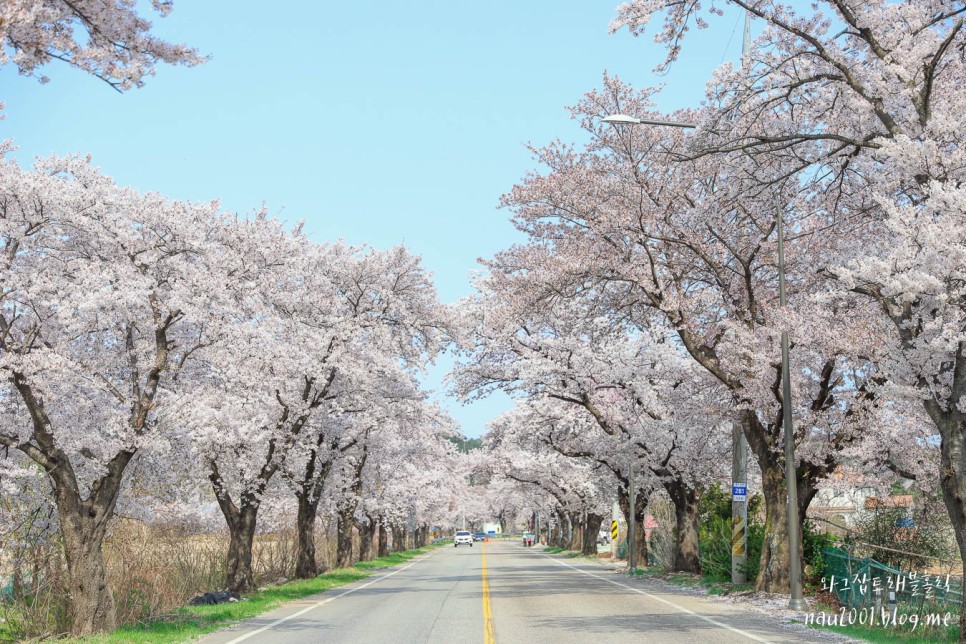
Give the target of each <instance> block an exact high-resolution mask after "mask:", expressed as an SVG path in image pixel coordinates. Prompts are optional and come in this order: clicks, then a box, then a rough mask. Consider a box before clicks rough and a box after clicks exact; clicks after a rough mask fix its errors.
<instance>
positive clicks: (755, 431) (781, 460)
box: [742, 411, 834, 594]
mask: <svg viewBox="0 0 966 644" xmlns="http://www.w3.org/2000/svg"><path fill="white" fill-rule="evenodd" d="M742 429H743V430H744V432H745V438H747V439H748V447H749V448H750V449H751V451H752V452H753V453H754V455H755V460H757V461H758V465H759V467H760V468H761V492H762V496H763V497H764V500H765V535H764V538H763V539H762V543H761V558H760V559H759V564H758V565H759V568H758V579H756V580H755V590H756V591H758V592H766V593H786V594H787V593H789V592H790V589H791V581H790V580H789V576H788V575H789V573H788V556H789V550H788V515H787V513H786V510H785V506H786V505H787V502H788V495H787V493H786V488H785V457H784V452H782V451H779V450H778V447H777V446H776V445H775V444H776V443H777V441H778V438H779V437H778V434H777V432H776V431H771V430H769V428H766V427H764V426H763V425H762V424H761V422H760V421H759V420H758V416H757V414H756V413H755V412H754V411H746V412H744V413H743V414H742ZM833 467H834V464H826V465H824V466H816V467H810V468H807V469H802V468H799V469H798V471H797V472H796V478H797V481H798V519H799V530H798V534H799V537H800V536H801V534H802V526H804V524H805V514H806V512H807V511H808V506H809V505H810V504H811V502H812V499H813V498H815V494H816V491H817V487H816V484H815V482H816V481H817V480H818V479H820V478H821V477H822V476H824V475H825V474H826V473H827V472H828V471H830V470H831V469H832V468H833ZM798 545H799V552H801V551H802V548H801V545H802V544H801V542H799V544H798Z"/></svg>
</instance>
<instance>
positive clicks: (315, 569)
mask: <svg viewBox="0 0 966 644" xmlns="http://www.w3.org/2000/svg"><path fill="white" fill-rule="evenodd" d="M297 498H298V502H299V505H298V515H297V519H296V533H297V535H298V545H297V552H296V554H295V577H296V578H297V579H312V578H313V577H316V576H318V574H319V572H321V571H320V570H319V565H318V562H317V561H316V559H315V519H316V515H317V513H318V510H319V503H318V501H315V502H314V503H313V502H312V500H311V499H309V498H308V496H307V495H304V494H299V495H297Z"/></svg>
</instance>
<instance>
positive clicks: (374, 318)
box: [184, 218, 446, 591]
mask: <svg viewBox="0 0 966 644" xmlns="http://www.w3.org/2000/svg"><path fill="white" fill-rule="evenodd" d="M232 232H233V233H234V234H233V235H232V236H231V245H232V248H234V249H235V251H236V254H237V262H238V265H237V267H236V274H237V275H238V276H239V281H240V286H241V288H240V289H239V291H238V293H239V295H240V298H239V301H238V313H237V314H236V315H237V316H238V319H237V320H236V323H235V324H234V325H233V326H232V333H233V334H234V336H233V337H232V338H231V339H230V340H226V341H224V342H222V343H221V345H220V347H219V350H218V351H211V352H208V354H207V356H206V364H205V365H204V371H205V373H204V379H205V382H206V389H205V391H204V393H203V394H202V395H196V396H195V397H194V399H193V401H191V403H190V404H186V406H185V419H184V422H185V423H189V424H190V425H191V426H192V427H195V428H197V430H198V431H197V436H198V440H197V443H196V445H197V458H198V459H199V460H200V461H201V462H202V463H204V464H205V466H206V467H207V468H208V470H209V479H210V480H211V483H212V486H213V489H214V491H215V494H216V497H217V498H218V502H219V505H220V506H221V508H222V511H223V513H224V515H225V519H226V521H227V522H228V526H229V532H230V535H231V545H230V549H229V555H228V569H227V585H228V587H229V588H231V589H232V590H238V591H241V590H248V589H251V588H252V587H254V576H253V572H252V568H251V555H252V552H251V547H252V540H253V537H254V534H255V531H256V523H257V516H258V511H259V509H260V507H261V504H262V501H261V499H262V495H263V494H264V492H265V490H266V489H268V486H269V484H270V483H271V481H272V479H273V478H274V476H275V475H276V474H277V473H278V472H279V470H280V468H282V467H283V465H284V464H285V462H286V460H287V459H288V458H289V457H290V456H291V454H292V451H293V449H296V448H298V449H300V450H303V451H304V450H308V452H309V454H311V452H312V451H313V450H316V449H317V443H315V444H313V442H312V441H311V440H309V441H300V440H299V438H300V436H302V435H303V434H304V433H306V432H307V430H308V429H309V428H310V427H311V425H312V422H313V419H315V418H317V417H318V416H319V414H321V413H322V412H325V411H327V410H330V411H331V410H334V411H335V412H337V413H341V412H346V411H349V410H351V409H352V408H356V409H357V410H360V413H361V409H362V405H364V404H368V402H367V401H365V400H363V399H362V398H361V396H359V395H358V392H359V390H360V389H364V388H365V387H366V384H365V383H366V382H367V380H370V379H378V378H381V377H382V376H383V374H386V373H391V372H392V371H393V369H394V368H395V367H394V363H395V362H396V361H403V362H407V363H409V364H410V365H412V367H413V368H418V367H419V366H421V364H422V362H423V361H424V360H425V359H427V357H430V356H431V355H433V354H434V353H435V351H437V350H438V347H439V343H440V341H441V339H442V335H441V332H442V329H443V328H444V326H445V324H446V317H445V316H446V313H445V311H444V310H443V308H442V307H441V306H440V305H439V304H438V303H437V302H436V296H435V290H434V289H433V287H432V284H431V283H430V281H429V280H428V277H427V276H426V274H425V272H424V271H423V270H422V268H421V267H420V265H419V260H418V258H415V257H413V256H412V255H410V254H408V253H407V252H406V251H405V250H404V249H402V248H397V249H393V250H390V251H385V252H375V251H366V250H365V249H356V248H351V247H346V246H344V245H341V244H339V245H332V246H321V245H316V244H312V243H309V242H308V241H307V240H305V239H304V238H302V237H301V236H300V235H298V234H288V233H287V232H286V231H285V230H283V229H282V228H281V226H280V225H279V224H278V223H276V222H270V221H267V220H265V219H264V218H260V219H256V220H250V221H240V222H238V225H237V226H235V227H234V228H233V229H232ZM295 232H296V233H297V231H295ZM242 276H244V279H242ZM369 390H370V391H372V390H374V387H370V388H369ZM319 422H322V421H321V420H320V421H319ZM358 447H359V446H357V449H358ZM364 449H365V448H364V447H363V450H364ZM365 458H366V457H365V454H364V453H363V455H362V456H361V457H359V458H358V459H357V461H356V465H355V466H356V467H357V468H358V469H360V470H361V468H362V467H364V464H365ZM299 462H301V463H303V464H307V463H309V462H314V461H310V460H309V459H308V458H300V459H299ZM320 474H321V472H320ZM303 482H305V483H306V485H311V480H307V479H304V478H303ZM349 485H350V487H351V486H354V485H355V481H354V479H353V482H352V483H350V484H349ZM309 492H310V491H309ZM309 496H311V495H309ZM307 500H308V501H311V498H308V499H307ZM343 509H344V510H346V512H348V510H347V509H346V508H343ZM303 510H305V508H303ZM346 512H343V513H340V517H342V518H343V519H345V518H346V517H349V516H351V515H352V514H354V508H352V512H348V514H346ZM306 520H307V521H308V519H306ZM308 525H309V523H308V522H306V523H304V524H303V527H304V528H306V529H307V527H308ZM352 527H353V526H352V525H343V530H342V531H340V534H341V535H342V541H343V542H345V540H346V537H345V535H346V534H348V530H351V528H352ZM343 545H344V544H343ZM340 553H342V555H341V556H340V557H339V559H338V563H339V564H346V560H345V557H346V556H347V555H346V551H345V548H344V547H343V548H342V549H340ZM302 556H303V557H305V558H308V555H307V554H303V555H302Z"/></svg>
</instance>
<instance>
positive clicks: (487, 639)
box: [480, 543, 496, 644]
mask: <svg viewBox="0 0 966 644" xmlns="http://www.w3.org/2000/svg"><path fill="white" fill-rule="evenodd" d="M480 555H482V557H483V644H494V643H495V642H496V635H495V634H494V633H493V611H492V610H491V609H490V584H489V582H488V581H487V580H486V545H484V544H483V543H481V544H480Z"/></svg>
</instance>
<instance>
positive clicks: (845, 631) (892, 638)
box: [809, 624, 959, 644]
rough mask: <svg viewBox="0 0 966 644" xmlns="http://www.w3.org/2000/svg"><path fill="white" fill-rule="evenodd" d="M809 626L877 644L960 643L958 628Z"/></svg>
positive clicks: (858, 625)
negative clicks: (913, 629) (925, 629)
mask: <svg viewBox="0 0 966 644" xmlns="http://www.w3.org/2000/svg"><path fill="white" fill-rule="evenodd" d="M809 626H812V627H813V628H815V629H818V630H828V631H834V632H836V633H841V634H842V635H847V636H848V637H852V638H855V639H857V640H861V641H863V642H874V643H875V644H939V643H940V642H958V641H959V627H958V626H950V627H948V628H946V629H944V630H940V631H939V632H937V631H936V629H932V630H930V631H928V632H926V631H923V630H922V628H921V625H920V628H917V629H916V630H915V631H910V630H909V628H908V627H903V626H898V627H896V628H895V629H892V628H883V627H881V626H868V625H866V626H862V625H860V624H855V625H854V626H849V625H846V626H815V625H813V624H810V625H809Z"/></svg>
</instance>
